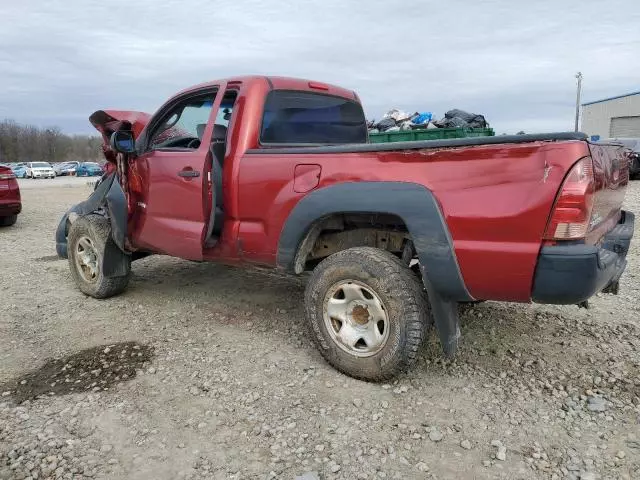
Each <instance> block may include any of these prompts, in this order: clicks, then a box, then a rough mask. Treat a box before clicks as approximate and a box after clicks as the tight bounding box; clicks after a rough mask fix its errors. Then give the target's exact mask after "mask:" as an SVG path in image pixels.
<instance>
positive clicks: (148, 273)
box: [130, 257, 639, 373]
mask: <svg viewBox="0 0 640 480" xmlns="http://www.w3.org/2000/svg"><path fill="white" fill-rule="evenodd" d="M134 272H135V277H134V282H133V283H132V287H133V288H132V290H133V291H131V292H130V293H131V294H134V295H136V296H137V295H140V298H139V299H140V300H142V301H143V298H144V292H145V291H148V290H153V291H154V293H159V294H161V295H164V294H166V295H167V296H168V297H173V298H175V296H176V292H181V293H180V295H181V296H182V295H184V300H185V302H187V303H191V304H194V305H196V306H198V308H199V309H200V310H201V311H207V310H208V309H209V308H216V307H221V308H222V309H223V310H224V311H225V317H226V320H224V323H226V324H229V323H230V324H233V323H242V322H245V321H246V317H245V316H243V315H245V314H250V315H251V317H252V320H253V321H254V323H255V325H256V327H258V328H259V329H260V330H264V331H265V334H268V332H270V331H272V330H275V329H278V328H283V325H284V326H285V328H287V329H289V330H290V331H291V332H292V333H294V334H295V335H292V336H281V337H279V340H278V341H282V342H288V343H291V345H296V344H299V342H300V341H301V340H303V339H305V338H306V339H308V334H307V326H306V324H305V320H304V308H303V299H304V287H305V283H306V279H305V278H299V277H293V276H288V275H285V274H281V273H278V272H273V271H271V270H253V269H252V270H245V269H241V268H235V267H228V266H223V265H216V264H209V263H192V262H185V261H182V260H177V259H172V258H168V257H156V258H149V259H144V260H141V261H140V263H139V264H138V263H137V264H136V266H134ZM178 308H179V307H178ZM234 316H237V317H238V319H237V320H236V321H234V319H233V318H230V317H234ZM460 318H461V330H462V341H461V344H460V348H459V351H458V354H457V355H456V357H455V359H454V361H453V362H454V363H455V364H457V365H465V364H467V365H470V366H473V367H474V368H476V367H480V368H481V369H483V370H484V369H485V368H486V370H487V371H489V372H490V371H499V370H500V369H501V368H503V367H505V366H507V365H508V366H510V367H513V366H514V365H515V366H517V367H518V368H519V369H521V371H523V372H524V373H527V372H533V371H538V370H539V371H540V372H544V371H545V369H548V368H551V367H553V368H554V369H560V368H562V366H563V365H565V366H566V365H569V364H575V365H576V366H578V365H580V364H584V363H585V362H586V361H587V358H591V359H592V361H596V362H598V361H602V362H606V359H607V358H608V356H609V352H610V351H611V349H615V350H616V351H617V352H621V353H622V354H623V355H624V356H626V357H628V358H629V359H631V358H632V357H633V355H634V353H633V351H632V350H630V347H629V345H624V344H621V343H619V341H618V340H617V339H619V338H624V335H626V336H629V335H632V336H638V334H639V332H638V331H637V330H638V328H637V327H634V326H633V325H630V324H628V325H625V324H622V325H619V324H618V325H605V324H602V323H601V322H599V321H597V320H596V319H594V318H592V317H590V316H588V315H586V314H585V313H584V311H583V310H578V309H577V307H574V306H568V307H561V308H557V307H546V306H535V305H526V304H513V303H501V302H486V303H482V304H478V305H471V306H461V307H460ZM194 321H196V322H200V321H201V322H203V323H206V322H209V321H211V320H210V319H207V318H206V317H205V316H204V315H203V316H202V319H201V320H199V319H194ZM634 328H635V330H633V329H634ZM631 330H633V331H631ZM621 333H624V335H623V336H621V335H620V334H621ZM304 343H306V344H307V346H308V348H309V349H310V350H312V349H314V347H313V346H312V345H311V342H304ZM568 350H570V351H571V355H567V351H568ZM420 357H421V362H422V363H423V364H424V363H426V364H429V365H431V367H428V369H429V370H430V371H433V368H432V366H433V365H434V364H440V365H446V364H448V363H449V362H450V361H449V360H447V359H445V358H444V357H443V355H442V349H441V348H440V344H439V340H438V338H437V335H436V333H435V330H434V329H431V330H430V332H429V334H428V336H427V339H426V341H425V344H424V348H423V349H422V352H421V354H420Z"/></svg>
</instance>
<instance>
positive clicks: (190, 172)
mask: <svg viewBox="0 0 640 480" xmlns="http://www.w3.org/2000/svg"><path fill="white" fill-rule="evenodd" d="M178 176H179V177H185V178H194V177H199V176H200V172H198V171H197V170H187V169H185V170H180V171H179V172H178Z"/></svg>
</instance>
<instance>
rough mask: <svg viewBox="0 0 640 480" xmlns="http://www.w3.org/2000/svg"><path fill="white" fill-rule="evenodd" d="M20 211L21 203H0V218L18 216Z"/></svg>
mask: <svg viewBox="0 0 640 480" xmlns="http://www.w3.org/2000/svg"><path fill="white" fill-rule="evenodd" d="M21 211H22V203H21V202H15V201H10V202H7V201H2V202H0V217H8V216H10V215H18V214H19V213H20V212H21Z"/></svg>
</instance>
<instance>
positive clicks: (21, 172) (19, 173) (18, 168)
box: [9, 164, 27, 178]
mask: <svg viewBox="0 0 640 480" xmlns="http://www.w3.org/2000/svg"><path fill="white" fill-rule="evenodd" d="M9 168H10V169H11V171H12V172H13V174H14V175H15V176H16V178H25V177H26V176H27V167H26V166H24V165H21V164H12V165H10V166H9Z"/></svg>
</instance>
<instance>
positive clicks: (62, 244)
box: [56, 172, 129, 277]
mask: <svg viewBox="0 0 640 480" xmlns="http://www.w3.org/2000/svg"><path fill="white" fill-rule="evenodd" d="M100 209H102V210H104V211H105V212H106V214H107V215H108V217H109V221H110V222H111V238H112V240H113V244H114V245H113V247H117V248H106V249H105V252H104V261H103V264H104V265H103V273H104V275H105V277H117V276H121V275H124V274H125V273H126V272H125V271H124V270H123V266H122V265H120V263H122V262H121V261H120V259H121V258H122V255H120V254H119V252H118V250H119V251H121V252H124V253H126V254H129V252H127V251H126V249H125V240H126V238H127V219H128V209H127V198H126V196H125V194H124V191H123V190H122V187H121V186H120V182H119V181H118V177H117V174H116V173H115V172H114V173H112V174H110V175H108V176H107V177H106V178H105V179H104V180H103V181H102V182H101V183H100V184H99V185H98V186H97V188H96V189H95V190H94V192H93V193H92V194H91V195H89V198H87V199H86V200H85V201H83V202H80V203H78V204H77V205H74V206H73V207H71V209H69V211H67V212H66V213H65V214H64V215H63V216H62V219H61V220H60V223H59V224H58V228H57V229H56V253H57V254H58V256H59V257H60V258H68V252H67V235H68V234H69V225H70V222H69V216H70V215H71V214H72V213H74V214H76V215H78V216H79V217H82V216H85V215H89V214H90V213H94V212H96V211H98V210H100ZM108 243H110V242H108Z"/></svg>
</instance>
